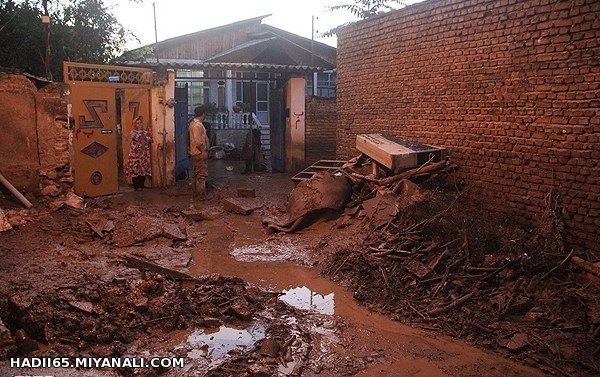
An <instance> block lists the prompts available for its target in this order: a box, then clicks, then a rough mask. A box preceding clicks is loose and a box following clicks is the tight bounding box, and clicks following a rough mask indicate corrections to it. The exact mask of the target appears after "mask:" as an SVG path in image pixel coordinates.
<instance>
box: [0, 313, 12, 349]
mask: <svg viewBox="0 0 600 377" xmlns="http://www.w3.org/2000/svg"><path fill="white" fill-rule="evenodd" d="M11 343H13V338H12V336H11V335H10V330H9V329H8V327H6V325H5V324H4V322H2V320H1V319H0V347H4V346H6V345H8V344H11Z"/></svg>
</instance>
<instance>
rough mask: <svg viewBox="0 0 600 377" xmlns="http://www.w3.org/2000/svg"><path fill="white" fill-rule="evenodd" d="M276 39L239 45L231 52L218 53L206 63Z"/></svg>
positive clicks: (264, 39) (230, 50) (265, 39)
mask: <svg viewBox="0 0 600 377" xmlns="http://www.w3.org/2000/svg"><path fill="white" fill-rule="evenodd" d="M275 38H277V37H270V38H263V39H256V40H253V41H248V42H245V43H242V44H239V45H237V46H235V47H233V48H230V49H229V50H226V51H223V52H220V53H218V54H216V55H213V56H211V57H210V58H208V59H206V61H207V62H209V61H211V60H215V59H218V58H220V57H222V56H225V55H228V54H231V53H233V52H237V51H241V50H244V49H246V48H249V47H256V46H257V45H259V44H262V43H265V42H269V41H272V40H273V39H275Z"/></svg>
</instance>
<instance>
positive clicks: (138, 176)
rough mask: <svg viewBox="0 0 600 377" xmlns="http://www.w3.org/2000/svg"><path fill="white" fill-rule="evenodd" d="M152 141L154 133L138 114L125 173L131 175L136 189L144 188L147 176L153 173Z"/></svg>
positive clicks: (134, 123) (134, 122) (132, 132)
mask: <svg viewBox="0 0 600 377" xmlns="http://www.w3.org/2000/svg"><path fill="white" fill-rule="evenodd" d="M151 143H152V135H150V132H148V130H146V129H144V121H143V119H142V117H141V116H138V117H137V118H135V119H134V120H133V130H131V146H130V148H129V160H128V161H127V167H126V169H125V173H126V174H127V175H128V176H129V177H131V180H132V181H133V188H134V189H135V190H136V191H141V190H143V189H144V182H145V181H146V177H147V176H149V175H151V174H152V173H151V165H150V144H151Z"/></svg>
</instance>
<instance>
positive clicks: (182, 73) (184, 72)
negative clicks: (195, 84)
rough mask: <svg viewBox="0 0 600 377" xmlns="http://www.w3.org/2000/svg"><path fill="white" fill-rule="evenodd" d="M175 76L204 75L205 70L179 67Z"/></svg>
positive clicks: (195, 76)
mask: <svg viewBox="0 0 600 377" xmlns="http://www.w3.org/2000/svg"><path fill="white" fill-rule="evenodd" d="M175 77H177V78H179V77H194V78H198V77H204V71H201V70H197V69H178V70H177V72H176V73H175Z"/></svg>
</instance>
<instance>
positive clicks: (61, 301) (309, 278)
mask: <svg viewBox="0 0 600 377" xmlns="http://www.w3.org/2000/svg"><path fill="white" fill-rule="evenodd" d="M239 187H248V188H253V189H256V193H257V198H256V200H257V201H259V202H260V203H261V207H260V208H259V209H258V210H256V211H254V213H252V214H251V215H249V216H242V215H238V214H234V213H229V212H226V211H223V209H222V207H221V205H220V200H221V199H222V198H227V197H234V196H236V194H235V192H236V188H239ZM291 187H292V184H291V182H290V180H289V177H288V176H284V175H268V176H267V175H262V176H260V175H257V176H243V177H235V178H227V179H223V180H221V181H220V182H218V184H217V187H216V189H215V190H213V192H212V194H211V197H210V198H209V200H207V201H205V202H202V203H197V204H196V205H195V210H199V211H206V213H212V214H214V216H210V218H209V219H203V220H201V221H195V220H190V219H188V218H185V216H182V215H181V214H182V213H183V211H185V210H187V209H189V208H190V199H189V195H188V191H187V188H186V187H180V188H177V189H173V190H169V191H168V192H163V191H160V190H150V191H148V192H144V193H134V192H130V193H124V194H121V195H117V196H114V197H109V198H101V199H99V200H97V201H95V202H94V205H93V207H92V208H90V209H89V210H86V211H80V212H77V211H70V210H63V211H59V212H55V213H53V214H51V215H49V217H45V218H41V219H40V220H39V221H32V222H31V223H30V224H28V225H26V226H23V227H22V228H20V229H18V230H16V231H14V232H13V233H11V234H10V235H8V234H4V235H2V237H4V238H0V241H2V242H3V244H2V242H0V252H1V253H2V256H3V261H2V263H1V264H0V270H1V271H2V275H1V276H0V278H1V280H2V286H0V288H2V289H1V290H0V291H1V293H2V294H3V295H6V296H10V298H11V300H12V298H13V297H17V298H20V301H31V300H33V299H34V298H35V300H38V301H39V302H40V303H42V304H44V305H50V304H52V305H54V306H52V305H50V306H47V307H48V308H49V310H50V311H52V310H55V309H60V310H59V311H57V312H55V313H54V314H53V317H56V318H54V320H55V322H56V324H57V325H61V324H62V321H63V319H64V318H72V317H73V316H76V317H77V318H76V319H79V320H81V321H84V322H85V321H88V320H90V318H91V319H92V320H93V321H92V322H90V324H91V325H90V328H93V326H92V325H94V326H100V325H101V326H104V327H107V326H111V325H112V323H110V322H111V321H112V320H115V319H117V320H119V321H120V322H119V323H120V325H121V326H123V327H125V328H133V329H132V330H131V334H130V335H131V336H130V337H129V338H130V339H125V340H123V341H122V342H114V341H108V340H107V341H98V340H97V339H96V335H95V334H96V331H95V330H93V331H92V330H90V331H89V334H71V332H74V331H72V330H68V331H64V330H63V329H62V328H61V327H57V328H56V330H57V331H58V330H60V331H61V333H60V334H59V335H60V336H63V337H64V336H65V335H68V336H71V335H77V336H78V337H79V339H80V340H81V339H88V338H89V339H92V340H86V342H80V343H81V344H83V345H85V347H83V346H82V347H80V348H78V347H79V346H75V345H73V346H69V348H64V347H63V348H57V344H55V343H52V342H49V341H47V340H46V341H44V340H43V337H39V338H38V340H40V339H42V341H41V342H39V343H40V344H39V345H40V347H42V349H40V350H38V351H36V352H38V354H39V355H42V356H45V355H47V354H48V353H47V352H46V348H53V349H54V350H57V351H56V352H58V354H59V355H62V354H65V352H66V350H70V352H72V353H73V355H76V356H81V355H87V354H88V352H92V355H101V356H105V355H108V354H112V355H116V354H115V352H117V351H118V356H127V355H129V356H132V355H133V356H140V357H149V356H178V357H185V359H186V367H185V368H184V369H183V370H181V369H177V368H174V369H170V370H169V371H168V372H167V373H166V375H170V376H183V375H185V376H187V375H195V376H206V375H211V376H213V375H214V376H230V375H252V376H263V375H281V376H290V375H302V376H342V375H344V376H346V375H359V376H480V375H487V376H537V375H541V372H539V371H538V370H535V369H532V368H529V367H526V366H522V365H521V364H518V363H516V362H513V361H511V360H509V359H506V358H505V357H503V356H500V355H496V354H493V353H490V352H486V351H482V350H480V349H477V348H475V347H472V346H470V345H468V344H466V343H464V342H462V341H457V340H454V339H451V338H449V337H446V336H443V335H438V334H435V333H430V332H427V331H424V330H419V329H414V328H411V327H409V326H406V325H403V324H402V323H400V322H397V321H393V320H391V319H389V318H388V317H386V316H384V315H381V314H378V313H375V312H373V311H371V310H369V309H368V308H366V307H364V306H361V305H360V304H359V303H358V302H357V301H356V300H354V298H353V293H352V292H351V291H349V290H347V289H346V288H345V287H343V286H340V285H339V284H337V283H334V282H332V281H331V280H329V279H327V278H325V277H323V276H321V275H320V271H321V268H320V266H319V262H320V261H321V260H322V258H323V254H324V253H327V252H330V251H328V250H331V246H336V247H340V246H342V245H344V244H350V243H352V242H356V241H355V239H354V238H353V235H354V233H356V232H357V229H352V228H348V227H341V228H340V227H339V225H340V224H339V222H336V221H332V222H324V223H319V224H315V225H313V226H311V227H310V228H309V229H307V230H305V231H303V232H301V233H299V234H291V235H283V234H278V235H268V234H266V233H265V232H264V230H263V228H262V226H261V221H262V219H263V218H264V217H265V216H269V215H273V214H275V215H277V214H279V215H280V214H281V213H282V210H283V203H284V202H285V198H286V195H287V193H288V192H289V190H290V189H291ZM107 219H110V220H111V222H114V224H113V227H114V230H111V231H110V232H108V233H107V234H104V235H103V236H102V237H99V236H98V235H97V234H95V233H96V231H94V230H93V228H92V229H90V228H91V226H90V220H93V221H94V224H99V223H101V222H102V221H106V220H107ZM104 225H106V224H104ZM357 226H360V224H357ZM100 233H102V231H100ZM180 233H184V234H183V236H182V235H181V234H180ZM123 255H137V256H141V257H143V258H145V259H146V260H149V261H152V262H153V263H156V264H158V265H162V266H165V267H169V268H172V269H175V270H178V271H184V272H185V273H188V274H190V275H193V276H196V277H198V278H200V279H199V280H201V279H209V281H206V282H201V283H197V284H196V286H195V287H193V286H192V287H186V286H179V285H178V284H177V283H176V282H167V283H166V282H161V279H162V278H160V277H157V276H156V275H153V274H146V273H142V272H141V271H139V269H136V268H135V267H133V268H131V266H127V265H125V264H124V263H123V261H122V260H121V259H120V256H123ZM9 272H10V273H9ZM214 274H220V275H222V276H224V277H233V278H239V279H242V280H243V282H242V281H237V282H236V281H229V280H227V279H228V278H218V279H217V280H219V281H220V282H219V283H218V284H216V283H214V282H211V281H210V276H213V275H214ZM32 276H34V277H36V278H35V279H32V278H31V277H32ZM157 279H158V280H157ZM223 279H225V280H223ZM221 280H222V281H221ZM244 282H247V283H248V284H249V286H247V285H245V283H244ZM211 284H213V285H212V286H211ZM214 284H216V285H214ZM165 285H166V286H167V288H168V290H167V293H169V295H165V294H157V293H154V292H156V291H157V290H156V289H155V287H156V286H165ZM144 287H146V288H144ZM149 287H150V288H151V289H148V288H149ZM211 287H212V288H211ZM254 287H257V288H259V289H255V288H254ZM141 288H144V289H141ZM105 291H107V292H111V293H110V294H104V293H103V292H105ZM147 292H150V293H151V294H147ZM48 293H50V294H51V295H54V296H56V298H55V300H54V301H52V302H50V303H49V302H45V301H44V296H47V295H48ZM115 294H116V295H120V296H119V300H116V301H119V302H118V303H114V304H115V305H117V304H119V305H120V306H119V305H117V307H118V310H116V311H114V312H115V313H117V314H119V313H121V314H122V315H121V314H119V315H120V316H114V317H112V318H111V317H110V316H107V315H106V311H104V309H105V308H106V305H107V304H108V303H107V301H110V296H111V295H115ZM230 294H231V295H232V296H229V295H230ZM29 296H33V297H34V298H31V299H29ZM216 296H219V297H216ZM175 297H178V298H175ZM182 297H183V298H188V300H187V301H185V300H184V301H183V302H181V301H179V300H180V298H182ZM167 298H170V299H173V300H174V301H171V302H169V301H165V300H167ZM202 300H209V301H210V300H212V302H211V304H210V305H209V304H207V305H205V306H201V305H200V306H197V305H199V301H202ZM232 300H233V301H232ZM38 301H36V303H37V302H38ZM120 301H122V303H120ZM11 302H12V301H11ZM17 304H19V300H17ZM25 304H26V305H24V309H23V313H28V314H29V317H28V318H30V319H31V320H32V321H34V322H35V321H44V320H45V317H44V315H46V312H44V311H41V312H40V313H38V312H35V310H34V309H36V306H37V304H34V305H31V304H30V303H25ZM111 304H112V303H111ZM181 305H183V306H181ZM175 306H178V307H179V310H180V311H181V313H180V314H177V315H176V316H173V315H172V314H173V313H171V312H170V311H169V310H170V308H171V307H175ZM25 307H26V308H25ZM132 307H133V308H132ZM52 308H54V309H52ZM148 308H150V309H152V308H154V309H156V310H157V311H156V312H153V311H152V310H154V309H152V310H150V309H148ZM213 309H214V310H213ZM196 310H199V311H200V313H196ZM128 311H129V312H130V313H129V314H128V313H126V312H128ZM151 313H154V314H152V315H150V314H151ZM0 314H2V313H0ZM130 314H131V315H130ZM36 316H37V317H36ZM171 317H174V318H171ZM215 317H216V318H215ZM3 318H7V315H6V313H4V315H3ZM177 318H187V320H184V321H183V322H182V323H181V325H177V324H176V323H174V322H177V321H175V319H177ZM171 319H173V321H174V322H173V321H171ZM170 321H171V322H170ZM140 324H141V325H142V326H141V327H137V326H138V325H140ZM147 324H148V326H146V325H147ZM14 326H16V322H15V323H13V327H14ZM80 327H81V326H79V327H77V328H75V329H76V330H78V329H79V328H80ZM15 328H16V327H15ZM133 330H136V331H133ZM121 333H122V331H120V330H119V328H118V327H117V328H115V329H114V331H113V332H112V333H110V334H112V335H111V336H113V335H114V336H115V337H120V336H121ZM47 338H48V336H46V339H47ZM61 339H62V338H61ZM76 339H77V337H76ZM275 339H277V341H274V340H275ZM288 339H291V340H292V341H291V342H288ZM61 342H62V340H61ZM58 343H60V342H58ZM116 343H119V345H118V347H116V346H115V344H116ZM78 344H79V343H78ZM278 348H279V349H278ZM281 348H285V349H287V351H286V352H287V353H286V352H283V351H282V349H281ZM34 354H35V353H34ZM248 366H252V367H254V366H256V367H257V368H255V371H254V372H253V373H254V374H252V373H250V374H248V373H246V372H247V370H248ZM211 368H212V369H211ZM261 368H262V370H268V371H269V373H267V374H264V373H263V374H260V373H262V372H261ZM7 370H8V371H10V373H11V374H12V375H14V374H17V371H12V370H10V369H7V366H6V364H5V363H2V362H1V361H0V374H3V373H2V372H3V371H4V372H6V371H7ZM211 370H212V371H214V372H215V373H212V374H211ZM257 371H258V372H257ZM274 371H276V372H274ZM18 372H19V373H18V374H31V375H33V374H36V373H39V372H41V371H40V370H29V371H27V370H19V371H18ZM81 372H82V371H78V370H70V369H69V370H65V369H63V370H47V371H44V372H43V373H45V374H46V375H74V376H76V375H81ZM241 372H243V373H241ZM85 373H86V375H110V376H113V375H119V374H123V373H122V371H115V370H87V371H85ZM244 373H246V374H244ZM142 375H147V374H142Z"/></svg>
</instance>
